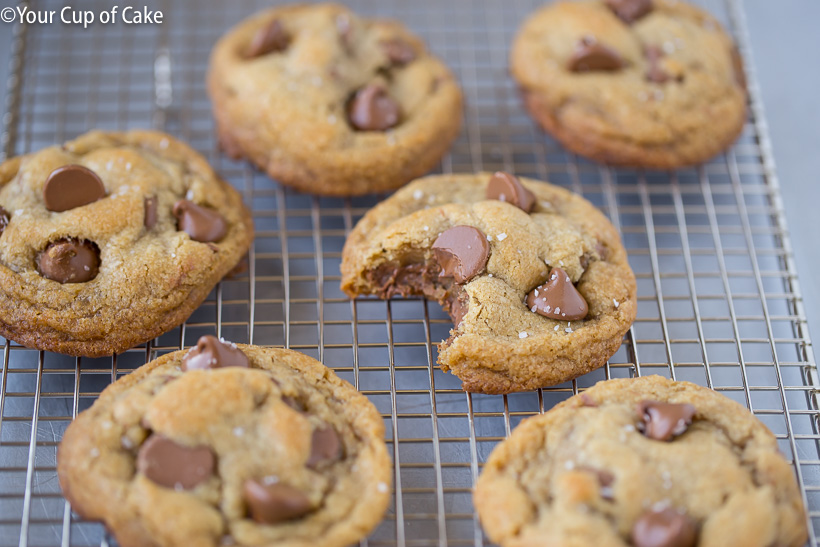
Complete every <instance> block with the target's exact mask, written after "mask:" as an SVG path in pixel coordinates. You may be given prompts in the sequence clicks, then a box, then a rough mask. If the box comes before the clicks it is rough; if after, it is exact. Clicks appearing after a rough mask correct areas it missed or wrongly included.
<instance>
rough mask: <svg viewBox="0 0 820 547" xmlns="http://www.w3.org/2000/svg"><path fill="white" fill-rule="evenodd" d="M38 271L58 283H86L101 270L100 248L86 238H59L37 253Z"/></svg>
mask: <svg viewBox="0 0 820 547" xmlns="http://www.w3.org/2000/svg"><path fill="white" fill-rule="evenodd" d="M37 271H38V272H40V275H42V276H43V277H45V278H46V279H51V280H52V281H57V282H58V283H85V282H86V281H91V280H92V279H94V278H95V277H97V273H98V272H99V271H100V250H99V248H98V247H97V245H96V244H94V243H92V242H90V241H87V240H85V239H82V240H80V239H75V238H73V237H67V238H64V239H58V240H57V241H53V242H51V243H49V244H48V246H47V247H46V248H45V250H43V251H41V252H40V253H39V254H38V255H37Z"/></svg>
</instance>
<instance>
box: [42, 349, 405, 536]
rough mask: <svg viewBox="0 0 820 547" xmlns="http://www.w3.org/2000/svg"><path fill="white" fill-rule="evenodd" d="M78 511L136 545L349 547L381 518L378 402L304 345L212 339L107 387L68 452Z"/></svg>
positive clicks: (65, 461) (63, 460)
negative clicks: (278, 346)
mask: <svg viewBox="0 0 820 547" xmlns="http://www.w3.org/2000/svg"><path fill="white" fill-rule="evenodd" d="M57 472H58V475H59V478H60V486H61V487H62V489H63V493H64V494H65V496H66V498H67V499H68V500H69V501H70V502H71V506H72V509H73V510H74V511H76V512H77V513H79V514H80V515H81V516H83V517H84V518H87V519H93V520H100V521H102V522H104V523H105V525H106V526H107V527H108V528H109V529H110V530H111V531H112V532H113V534H114V535H115V536H116V538H117V541H118V542H119V544H120V545H122V546H123V547H128V546H142V545H155V546H168V547H171V546H174V547H175V546H180V545H196V546H203V547H204V546H218V545H282V546H294V547H295V546H307V545H322V546H325V547H333V546H339V547H341V546H344V545H349V544H351V543H354V542H357V541H358V540H359V539H361V538H362V537H364V536H365V535H367V533H368V532H369V531H370V530H371V529H372V528H373V527H375V526H376V524H377V523H378V522H379V521H380V520H381V518H382V515H383V514H384V511H385V509H386V508H387V504H388V501H389V496H390V480H391V465H390V459H389V458H388V455H387V449H386V447H385V444H384V426H383V424H382V418H381V415H380V414H379V412H378V411H377V410H376V408H375V407H374V406H373V405H372V404H371V403H370V402H369V401H368V400H367V398H366V397H364V396H363V395H361V394H359V393H358V392H357V391H356V390H355V389H354V388H353V387H352V386H351V385H350V384H348V383H347V382H345V381H343V380H341V379H340V378H339V377H338V376H336V375H335V374H334V373H333V371H331V370H330V369H328V368H326V367H325V366H323V365H322V364H321V363H319V362H318V361H315V360H313V359H311V358H309V357H307V356H305V355H303V354H301V353H297V352H294V351H290V350H284V349H271V348H261V347H255V346H245V345H234V344H231V343H228V342H225V341H223V340H218V339H216V338H214V337H213V336H205V337H203V338H201V339H200V340H199V342H198V343H197V346H196V347H195V348H192V349H191V350H189V351H177V352H174V353H171V354H167V355H164V356H162V357H160V358H159V359H157V360H156V361H152V362H151V363H148V364H147V365H145V366H143V367H140V368H139V369H138V370H137V371H135V372H133V373H131V374H129V375H128V376H126V377H124V378H122V379H120V380H118V381H117V382H115V383H114V384H112V385H111V386H109V387H108V388H106V389H105V391H103V393H102V394H101V395H100V398H99V400H97V402H95V403H94V405H93V406H92V407H91V408H90V409H89V410H87V411H85V412H83V413H81V414H80V415H79V416H78V417H77V419H76V420H75V421H74V423H72V424H71V425H70V426H69V427H68V429H67V430H66V432H65V435H64V437H63V440H62V442H61V444H60V447H59V450H58V454H57Z"/></svg>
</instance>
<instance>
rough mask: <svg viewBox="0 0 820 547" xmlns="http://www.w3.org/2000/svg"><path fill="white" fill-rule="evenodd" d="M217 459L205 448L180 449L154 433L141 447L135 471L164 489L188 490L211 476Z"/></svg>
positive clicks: (167, 439)
mask: <svg viewBox="0 0 820 547" xmlns="http://www.w3.org/2000/svg"><path fill="white" fill-rule="evenodd" d="M215 463H216V458H215V457H214V453H213V452H211V449H210V448H208V447H207V446H195V447H189V446H183V445H181V444H177V443H176V442H174V441H172V440H171V439H169V438H168V437H165V436H163V435H159V434H157V433H154V434H153V435H151V436H150V437H148V439H147V440H146V441H145V442H144V443H143V444H142V446H141V447H140V451H139V454H138V455H137V470H138V471H139V472H140V473H142V474H143V475H145V476H146V477H147V478H148V479H150V480H151V481H152V482H155V483H157V484H159V485H160V486H165V487H167V488H182V489H184V490H190V489H191V488H194V487H195V486H196V485H198V484H199V483H201V482H203V481H205V480H207V479H208V478H210V477H211V475H213V472H214V466H215Z"/></svg>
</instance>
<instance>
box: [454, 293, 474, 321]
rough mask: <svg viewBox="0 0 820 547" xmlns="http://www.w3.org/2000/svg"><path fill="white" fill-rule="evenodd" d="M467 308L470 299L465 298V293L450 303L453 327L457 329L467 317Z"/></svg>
mask: <svg viewBox="0 0 820 547" xmlns="http://www.w3.org/2000/svg"><path fill="white" fill-rule="evenodd" d="M469 308H470V297H469V296H467V294H466V293H463V294H462V297H460V298H456V299H454V300H453V301H452V302H451V303H450V309H449V312H450V319H451V320H452V321H453V326H454V327H456V328H458V326H459V325H460V324H461V321H462V320H463V319H464V316H465V315H467V312H468V311H469Z"/></svg>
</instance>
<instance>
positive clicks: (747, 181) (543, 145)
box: [0, 0, 820, 547]
mask: <svg viewBox="0 0 820 547" xmlns="http://www.w3.org/2000/svg"><path fill="white" fill-rule="evenodd" d="M537 3H538V0H507V1H499V0H480V1H477V2H473V3H469V2H464V1H457V2H439V1H437V0H420V1H417V2H397V1H396V2H379V1H377V0H360V1H353V0H351V1H350V2H349V4H350V5H351V7H353V8H354V9H356V10H357V11H359V12H361V13H363V14H367V15H371V16H385V15H387V16H393V17H396V18H398V19H401V20H403V21H405V22H406V23H407V24H408V25H409V26H410V27H411V28H412V29H413V30H414V31H416V32H418V33H419V34H421V35H422V36H423V37H424V38H425V39H426V40H427V43H428V44H429V46H430V47H431V49H432V50H434V51H435V52H436V53H437V54H439V55H440V56H441V57H443V58H444V59H445V60H446V62H447V63H448V64H449V65H450V66H451V67H452V68H453V70H454V71H455V73H456V75H457V77H458V78H459V79H460V81H461V83H462V85H463V87H464V91H465V95H466V107H465V108H466V111H465V120H466V121H465V127H464V130H463V132H462V135H461V137H460V138H459V140H458V141H457V142H456V144H455V145H454V147H453V148H452V150H451V152H450V154H449V155H447V156H446V157H445V158H444V159H443V161H442V163H441V165H440V170H441V171H444V172H458V171H468V172H471V171H475V170H479V169H486V170H494V169H505V170H508V171H513V172H516V173H518V174H520V175H526V176H533V177H536V178H540V179H547V180H550V181H551V182H553V183H555V184H559V185H562V186H566V187H569V188H571V189H572V190H574V191H575V192H578V193H580V194H582V195H584V196H585V197H586V198H587V199H589V200H590V201H592V202H593V203H594V204H596V205H597V206H599V207H600V208H601V209H602V210H603V211H604V212H605V213H606V214H608V215H609V217H610V218H611V219H612V220H613V222H614V223H615V224H616V226H617V227H618V228H619V229H620V230H621V233H622V235H623V238H624V242H625V244H626V246H627V248H628V250H629V254H630V262H631V264H632V267H633V269H634V270H635V273H636V275H637V278H638V294H639V297H638V298H639V310H638V319H637V321H636V322H635V324H634V326H633V327H632V329H631V330H630V331H629V333H628V335H627V336H626V339H625V342H624V344H623V346H622V348H621V349H620V350H619V351H618V352H617V353H616V354H615V355H614V356H613V357H612V359H611V360H610V362H609V363H608V364H607V366H606V367H605V368H604V369H601V370H599V371H597V372H595V373H591V374H589V375H587V376H584V377H582V378H579V379H578V380H577V381H575V382H571V383H567V384H564V385H561V386H557V387H555V388H551V389H544V390H539V391H537V392H531V393H520V394H514V395H510V396H506V397H502V396H484V395H470V394H465V393H464V392H462V391H461V390H460V389H459V383H458V381H457V380H456V379H455V378H453V377H452V376H450V375H447V374H443V373H441V371H439V370H438V369H437V368H436V367H435V365H434V363H435V359H436V348H435V343H436V342H437V341H439V340H442V339H444V338H445V337H446V336H447V334H448V330H449V328H450V323H449V320H448V319H447V316H446V315H445V314H444V313H442V312H441V310H440V309H438V307H437V306H436V305H434V304H428V303H427V302H425V301H423V300H419V299H407V300H393V301H390V302H381V301H374V300H370V299H360V300H358V301H355V302H350V301H348V300H347V299H346V298H345V297H344V295H343V294H342V293H341V292H340V291H339V287H338V284H339V275H338V274H339V263H340V254H341V249H342V245H343V242H344V238H345V234H346V233H347V231H348V230H350V229H351V227H352V226H353V225H354V223H355V222H356V220H357V219H358V218H359V217H360V216H361V215H362V214H363V213H364V212H365V211H366V210H367V209H368V208H369V207H371V206H372V205H373V204H375V203H376V202H377V201H378V199H379V196H373V197H366V198H356V199H352V200H343V199H328V198H319V197H313V196H308V195H303V194H297V193H294V192H291V191H290V190H287V189H284V188H283V187H281V186H279V185H277V184H276V183H274V182H272V181H271V180H270V179H268V178H267V177H266V176H264V175H262V174H260V173H259V172H257V171H255V170H254V169H252V168H250V167H248V166H247V165H246V164H245V163H242V162H232V161H230V160H228V159H227V158H226V157H224V156H223V155H221V154H220V153H219V152H218V149H217V146H216V143H215V140H214V136H213V124H212V121H211V115H210V110H209V103H208V100H207V97H206V94H205V90H204V85H203V81H204V75H205V70H206V66H207V59H208V53H209V51H210V48H211V46H212V44H213V43H214V41H215V40H216V38H217V37H218V36H219V35H220V34H221V33H223V32H224V31H225V30H226V29H227V28H228V27H229V26H230V25H232V24H233V23H235V22H237V21H238V20H240V19H241V18H242V17H244V16H246V15H247V14H249V13H251V12H253V11H255V10H257V9H259V8H261V7H264V5H263V4H264V3H263V2H247V3H241V2H230V3H228V2H209V3H205V2H196V3H194V2H193V0H191V1H189V2H184V1H183V2H179V1H177V2H173V3H171V2H170V1H166V2H161V1H157V2H151V1H148V2H146V3H145V4H146V5H147V6H148V7H149V8H151V9H162V11H163V12H164V13H165V23H164V24H162V25H146V26H138V27H137V26H131V27H125V26H123V25H117V26H110V25H109V26H105V25H100V24H96V25H94V26H92V27H91V28H89V29H85V30H84V29H82V28H81V27H71V26H67V25H59V24H57V25H48V26H46V25H31V26H28V27H25V26H17V28H16V30H15V42H14V46H13V49H12V51H11V52H10V62H11V75H12V76H11V78H10V79H9V90H10V93H9V102H8V105H7V114H6V118H5V127H4V133H3V140H2V145H3V147H4V152H5V153H6V154H7V155H13V154H20V153H26V152H29V151H32V150H36V149H38V148H40V147H43V146H47V145H50V144H53V143H56V142H61V141H63V140H65V139H68V138H71V137H73V136H75V135H77V134H80V133H83V132H84V131H86V130H88V129H89V128H94V127H99V128H103V129H126V128H133V127H146V126H154V127H156V128H159V129H164V130H166V131H168V132H170V133H172V134H174V135H177V136H179V137H181V138H183V139H185V140H187V141H188V142H190V143H191V144H192V145H193V146H194V147H195V148H197V149H198V150H200V151H201V152H202V153H203V154H205V155H206V156H207V157H208V159H209V160H210V161H211V162H212V164H213V165H214V167H215V168H216V169H217V171H218V172H220V173H221V174H222V175H223V176H224V177H225V178H226V179H228V180H230V181H231V182H232V183H233V184H235V185H236V186H237V188H239V189H240V190H241V191H242V192H243V193H244V197H245V200H246V202H247V203H248V204H249V205H250V206H251V208H252V211H253V216H254V221H255V223H256V228H257V237H256V242H255V244H254V246H253V249H252V250H251V252H250V256H249V260H250V266H251V267H250V269H249V271H248V272H247V273H246V274H243V275H242V276H240V277H238V278H234V279H229V280H225V281H223V282H222V283H221V284H220V285H219V287H218V288H217V289H216V290H215V291H214V292H213V294H212V295H211V296H210V297H209V299H208V301H207V302H206V303H204V304H203V305H202V306H201V308H200V309H198V310H197V311H196V312H195V313H194V314H193V315H192V317H191V318H190V319H189V321H188V322H187V323H186V324H185V325H184V326H182V327H180V328H178V329H175V330H174V331H172V332H170V333H167V334H165V335H163V336H161V337H160V338H158V339H157V340H155V341H153V342H152V343H150V344H148V345H147V346H146V347H141V348H135V349H134V350H131V351H129V352H126V353H124V354H122V355H120V356H118V357H116V358H114V359H111V358H108V359H74V358H68V357H65V356H60V355H56V354H51V353H45V352H38V351H35V350H30V349H26V348H22V347H20V346H18V345H17V344H15V343H14V342H10V341H4V340H2V339H0V342H3V346H2V363H3V368H2V375H0V547H4V546H11V545H20V546H26V545H31V546H34V545H66V546H67V545H107V544H111V543H113V540H111V539H110V538H109V537H107V536H106V535H105V533H104V531H103V529H102V527H101V526H100V525H98V524H94V523H87V522H82V521H79V520H78V519H77V518H76V516H74V515H72V514H71V511H70V507H69V506H68V504H67V503H66V502H65V500H64V499H63V498H62V496H61V495H60V490H59V487H58V484H57V480H56V473H55V456H56V448H57V443H58V442H59V440H60V438H61V436H62V433H63V431H64V429H65V427H66V426H67V425H68V423H69V422H70V420H71V419H72V416H74V415H76V413H77V412H78V411H81V410H83V409H85V408H87V407H88V406H90V405H91V403H92V402H93V401H94V399H95V397H96V396H97V395H98V394H99V392H100V391H101V390H102V389H103V388H104V387H105V386H106V385H108V384H109V383H110V382H111V381H112V380H114V379H116V378H117V377H119V376H121V375H123V374H127V373H128V372H130V371H131V370H133V369H134V368H136V367H138V366H140V365H141V364H143V363H144V362H145V361H146V360H148V359H151V358H154V357H156V356H157V355H158V354H161V353H164V352H167V351H171V350H175V349H178V348H180V347H183V346H189V345H191V344H193V343H195V341H196V339H197V338H198V337H199V336H200V335H202V334H206V333H214V332H215V331H216V332H217V333H218V334H219V335H221V336H224V337H226V338H228V339H231V340H235V341H237V342H248V343H256V344H262V345H276V346H286V347H290V348H293V349H297V350H300V351H303V352H305V353H308V354H310V355H312V356H314V357H317V358H319V359H321V360H323V361H324V362H325V363H326V364H327V365H328V366H331V367H332V368H334V369H335V370H336V371H337V372H338V373H339V374H340V375H341V376H342V377H344V378H346V379H347V380H349V381H350V382H352V383H353V384H355V385H356V387H357V388H358V389H360V390H361V391H362V392H364V393H366V394H367V395H368V397H369V398H370V399H371V400H372V401H373V403H375V404H376V405H377V407H378V408H379V409H380V410H381V412H382V413H383V415H384V420H385V424H386V430H387V441H388V443H389V445H388V446H389V449H390V451H391V454H392V456H393V459H394V461H395V464H396V465H395V470H396V471H395V477H394V478H395V484H394V492H395V495H394V497H393V503H392V504H391V508H390V510H389V512H388V514H387V516H386V518H385V520H384V521H383V523H382V524H381V525H380V526H379V528H378V529H377V530H376V531H375V532H374V533H373V535H372V536H371V537H370V538H369V539H368V540H366V541H364V542H363V544H364V545H371V546H377V545H400V546H405V545H407V546H415V545H438V546H447V545H452V546H456V545H475V546H479V545H486V544H487V541H486V539H485V538H484V537H483V536H482V533H481V530H480V527H479V525H478V522H477V519H476V517H475V516H474V513H473V507H472V504H471V496H470V492H471V487H472V485H473V483H474V481H475V479H476V477H477V476H478V474H479V472H480V469H481V465H482V463H483V462H484V461H485V460H486V458H487V456H488V455H489V452H490V451H491V450H492V448H493V447H494V446H495V445H496V444H497V443H498V442H499V441H500V440H501V439H503V438H504V437H505V436H506V435H507V434H509V432H510V430H511V429H512V428H514V427H515V425H517V424H518V423H519V422H520V421H521V420H522V419H524V418H525V417H527V416H530V415H533V414H535V413H538V412H542V411H544V410H546V409H549V408H550V407H551V406H553V405H554V404H555V403H557V402H559V401H561V400H563V399H565V398H567V397H569V396H570V395H572V394H573V393H575V392H576V391H577V390H578V389H583V388H585V387H588V386H590V385H592V384H593V383H594V382H596V381H598V380H601V379H604V378H608V377H624V376H630V375H636V374H651V373H659V374H664V375H666V376H672V377H675V378H677V379H685V380H690V381H694V382H696V383H699V384H702V385H706V386H709V387H712V388H714V389H716V390H718V391H720V392H721V393H723V394H724V395H726V396H729V397H731V398H733V399H735V400H737V401H739V402H741V403H743V404H745V405H746V406H747V407H749V408H751V409H752V410H753V412H754V413H755V414H756V415H757V417H758V418H760V419H761V420H762V421H764V422H765V423H766V424H767V425H768V426H769V427H770V428H771V429H772V431H773V432H774V433H775V434H776V436H777V438H778V440H779V443H780V447H781V449H782V451H783V453H784V454H785V455H786V457H787V458H788V459H790V460H791V461H792V462H794V464H795V471H796V473H797V475H798V478H799V480H800V482H801V485H802V490H803V494H804V497H805V499H806V502H807V506H808V508H809V511H810V521H811V526H810V531H811V544H812V545H816V541H817V540H816V537H817V534H816V532H815V527H817V526H818V524H820V452H819V451H818V444H817V441H818V438H820V436H819V435H818V430H817V423H816V417H817V412H818V411H817V402H816V400H815V398H814V393H815V387H814V386H816V385H817V376H816V371H815V366H814V357H813V354H812V348H811V342H810V340H809V338H808V334H807V332H808V330H807V325H806V320H805V315H804V313H803V309H802V301H801V297H800V291H799V288H798V283H797V279H796V276H795V273H794V272H795V269H794V264H793V260H792V252H791V247H790V245H789V240H788V235H787V232H786V229H785V223H784V218H783V210H782V207H781V204H780V198H779V191H778V182H777V179H776V176H775V173H774V166H773V163H772V155H771V151H770V146H769V142H768V136H767V132H766V126H765V121H764V118H763V113H762V108H761V103H760V97H759V92H758V89H757V86H756V84H755V71H754V66H753V64H752V63H751V59H750V52H749V50H748V45H747V44H748V42H747V39H746V34H745V24H744V18H743V17H744V16H743V13H742V10H741V9H740V6H739V4H738V3H737V2H736V1H734V0H726V3H724V2H721V1H720V0H711V1H708V2H707V1H705V0H704V1H703V2H701V3H703V4H704V7H706V8H707V9H709V10H710V11H711V12H712V13H715V14H716V15H717V16H718V17H720V18H721V19H722V20H723V21H724V22H725V23H726V24H727V26H728V28H729V29H730V30H731V31H732V32H733V33H734V34H735V36H736V37H737V39H738V40H739V44H740V47H741V51H742V53H743V57H744V59H745V61H746V68H747V72H748V75H749V77H750V78H749V80H750V82H751V84H750V88H751V100H750V106H751V108H750V116H749V119H748V121H747V123H746V125H745V127H744V130H743V134H742V136H741V138H740V140H739V141H738V143H737V144H736V145H735V146H734V147H733V148H732V149H731V150H730V151H728V152H727V153H726V154H724V155H722V156H720V157H718V158H715V159H714V160H712V161H710V162H709V163H707V164H705V165H703V166H701V167H699V168H697V169H686V170H681V171H678V172H675V173H665V172H664V173H655V172H653V173H646V172H640V171H630V170H611V169H606V168H602V167H600V166H597V165H595V164H593V163H590V162H587V161H585V160H583V159H581V158H577V157H575V156H573V155H570V154H567V153H566V152H565V151H564V150H562V149H561V148H560V147H559V146H558V145H557V144H556V143H555V142H554V141H553V140H551V139H550V138H548V137H546V136H544V135H543V134H542V133H541V132H540V131H539V130H538V129H537V128H536V127H535V126H534V124H533V123H532V122H531V121H530V119H529V118H528V117H527V116H526V115H525V113H524V112H523V111H522V109H521V106H520V104H519V101H518V97H517V94H516V91H515V88H514V85H513V83H512V82H511V81H510V79H509V78H508V75H507V68H506V66H507V65H506V59H507V50H508V44H509V43H510V40H511V37H512V35H513V33H514V31H515V29H516V28H517V26H518V24H519V23H520V22H521V20H522V19H523V18H524V17H525V15H526V14H527V13H529V12H530V11H532V10H533V9H534V8H535V7H536V5H537ZM109 4H110V3H109V2H104V1H91V0H89V1H87V2H84V3H83V9H91V10H95V11H96V12H99V11H100V10H101V9H103V8H106V7H109ZM141 5H142V4H139V6H141ZM29 7H30V8H35V9H58V8H59V3H57V2H49V1H41V2H36V3H31V2H30V3H29Z"/></svg>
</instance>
